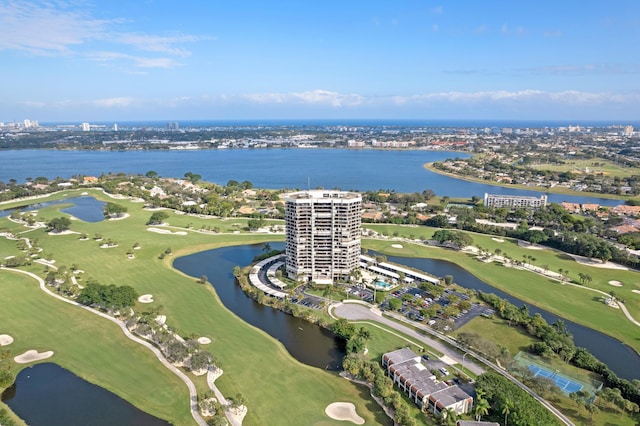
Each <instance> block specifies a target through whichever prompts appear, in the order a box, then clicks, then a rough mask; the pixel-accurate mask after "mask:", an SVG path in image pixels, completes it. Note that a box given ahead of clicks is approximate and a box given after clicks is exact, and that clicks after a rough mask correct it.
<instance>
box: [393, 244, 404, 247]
mask: <svg viewBox="0 0 640 426" xmlns="http://www.w3.org/2000/svg"><path fill="white" fill-rule="evenodd" d="M391 247H393V248H402V244H391Z"/></svg>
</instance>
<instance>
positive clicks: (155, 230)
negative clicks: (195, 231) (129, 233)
mask: <svg viewBox="0 0 640 426" xmlns="http://www.w3.org/2000/svg"><path fill="white" fill-rule="evenodd" d="M147 231H150V232H155V233H156V234H165V235H187V233H186V232H184V231H176V232H171V231H169V230H168V229H160V228H147Z"/></svg>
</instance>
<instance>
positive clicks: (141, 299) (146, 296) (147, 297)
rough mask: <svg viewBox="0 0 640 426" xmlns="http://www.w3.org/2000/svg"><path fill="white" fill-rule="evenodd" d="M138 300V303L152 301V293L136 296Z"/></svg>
mask: <svg viewBox="0 0 640 426" xmlns="http://www.w3.org/2000/svg"><path fill="white" fill-rule="evenodd" d="M138 302H140V303H153V295H152V294H143V295H142V296H140V297H138Z"/></svg>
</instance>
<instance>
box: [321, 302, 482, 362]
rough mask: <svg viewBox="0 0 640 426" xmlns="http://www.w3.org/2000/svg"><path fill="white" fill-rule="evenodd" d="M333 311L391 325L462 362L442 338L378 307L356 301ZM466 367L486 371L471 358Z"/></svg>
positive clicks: (338, 306)
mask: <svg viewBox="0 0 640 426" xmlns="http://www.w3.org/2000/svg"><path fill="white" fill-rule="evenodd" d="M333 313H334V314H335V316H337V317H340V318H345V319H348V320H352V321H353V320H356V321H374V322H378V323H380V324H384V325H386V326H387V327H390V328H392V329H394V330H396V331H399V332H401V333H403V334H405V335H407V336H410V337H413V338H414V339H416V340H418V341H419V342H422V343H424V344H426V345H427V346H429V347H431V348H433V349H435V350H437V351H439V352H441V353H442V354H444V355H447V356H448V357H450V358H452V359H453V360H454V361H456V362H457V363H458V364H462V357H461V355H460V354H459V353H458V352H456V351H455V350H453V349H451V347H449V346H448V345H445V344H444V343H442V342H441V341H440V340H436V339H434V338H431V337H429V336H425V335H424V334H422V333H419V332H418V331H416V330H415V329H414V328H411V327H409V326H405V325H402V324H398V322H397V321H393V320H390V319H389V318H386V317H384V316H382V312H380V311H379V310H378V309H375V308H374V309H369V308H368V307H367V306H364V305H361V304H356V303H344V304H337V305H334V307H333ZM464 367H466V368H468V369H469V370H471V371H473V373H474V374H482V373H484V372H485V369H484V368H482V367H481V366H479V365H476V364H474V363H473V362H470V361H469V360H467V363H466V365H465V366H464Z"/></svg>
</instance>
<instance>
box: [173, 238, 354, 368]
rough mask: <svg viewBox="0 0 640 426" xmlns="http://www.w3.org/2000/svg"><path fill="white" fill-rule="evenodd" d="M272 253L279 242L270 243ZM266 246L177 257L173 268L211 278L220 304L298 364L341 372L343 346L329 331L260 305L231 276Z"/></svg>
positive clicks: (227, 248) (276, 248)
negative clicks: (280, 346)
mask: <svg viewBox="0 0 640 426" xmlns="http://www.w3.org/2000/svg"><path fill="white" fill-rule="evenodd" d="M269 245H270V246H271V249H273V250H282V249H284V243H282V242H270V243H269ZM264 247H265V244H255V245H243V246H231V247H223V248H219V249H214V250H207V251H203V252H200V253H195V254H191V255H189V256H184V257H179V258H177V259H175V261H174V262H173V266H174V268H176V269H178V270H179V271H182V272H184V273H185V274H187V275H191V276H193V277H201V276H202V275H206V276H207V277H209V278H210V281H211V283H212V285H213V287H214V288H215V289H216V293H218V295H219V296H220V299H221V300H222V303H224V305H225V306H226V307H227V308H228V309H229V310H231V311H232V312H233V313H235V314H236V315H238V316H239V317H240V318H242V319H243V320H244V321H246V322H248V323H249V324H251V325H253V326H255V327H258V328H260V329H262V330H264V331H266V332H267V333H268V334H270V335H271V336H272V337H274V338H276V339H278V340H279V341H280V342H282V344H283V345H284V346H285V347H286V348H287V350H288V351H289V353H290V354H291V355H292V356H293V357H294V358H296V359H297V360H298V361H300V362H303V363H305V364H307V365H311V366H314V367H319V368H323V369H327V370H340V369H341V368H342V358H343V357H344V355H345V349H344V344H343V343H342V342H341V341H340V340H338V339H337V338H336V337H335V336H334V335H333V333H331V332H330V331H328V330H326V329H324V328H322V327H320V326H318V325H315V324H311V323H309V322H307V321H305V320H303V319H300V318H296V317H294V316H292V315H288V314H285V313H284V312H281V311H279V310H277V309H274V308H271V307H269V306H263V305H261V304H259V303H258V302H256V301H254V300H253V299H251V298H250V297H249V296H247V295H246V294H245V293H244V291H242V289H241V288H240V286H239V285H237V284H236V282H235V277H234V276H233V267H234V266H246V265H249V264H250V263H252V262H253V258H254V257H255V256H257V255H260V254H262V253H264V252H263V249H264Z"/></svg>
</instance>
